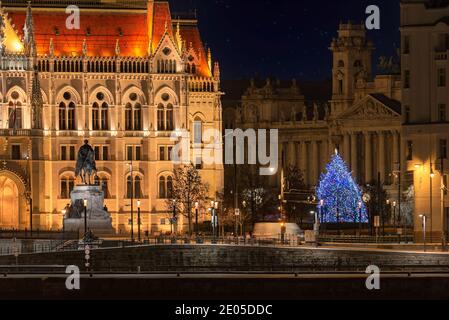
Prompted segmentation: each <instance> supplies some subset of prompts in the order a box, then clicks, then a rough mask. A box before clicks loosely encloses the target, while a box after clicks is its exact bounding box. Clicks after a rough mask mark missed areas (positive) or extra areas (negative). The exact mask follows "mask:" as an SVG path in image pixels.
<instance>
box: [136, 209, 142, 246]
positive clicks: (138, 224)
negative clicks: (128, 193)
mask: <svg viewBox="0 0 449 320" xmlns="http://www.w3.org/2000/svg"><path fill="white" fill-rule="evenodd" d="M140 225H141V222H140V200H137V241H139V243H140V241H141V238H140Z"/></svg>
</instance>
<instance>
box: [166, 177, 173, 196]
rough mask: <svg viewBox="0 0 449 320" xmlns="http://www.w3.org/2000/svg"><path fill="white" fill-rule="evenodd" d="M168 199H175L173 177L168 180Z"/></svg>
mask: <svg viewBox="0 0 449 320" xmlns="http://www.w3.org/2000/svg"><path fill="white" fill-rule="evenodd" d="M167 198H168V199H171V198H173V178H172V177H168V178H167Z"/></svg>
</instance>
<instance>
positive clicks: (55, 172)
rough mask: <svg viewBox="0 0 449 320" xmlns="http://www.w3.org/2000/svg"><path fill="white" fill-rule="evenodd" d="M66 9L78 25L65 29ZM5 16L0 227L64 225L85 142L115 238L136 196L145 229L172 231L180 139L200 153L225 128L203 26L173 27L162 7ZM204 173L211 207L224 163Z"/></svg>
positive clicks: (20, 7)
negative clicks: (207, 135) (170, 206)
mask: <svg viewBox="0 0 449 320" xmlns="http://www.w3.org/2000/svg"><path fill="white" fill-rule="evenodd" d="M70 5H76V6H78V7H79V8H80V25H79V28H76V27H75V28H68V26H67V20H70V19H68V18H69V17H70V14H68V13H66V8H67V7H68V6H70ZM0 10H1V12H0V41H1V44H2V46H1V49H0V69H1V70H0V73H1V81H0V101H1V109H0V229H21V230H25V229H28V230H29V228H30V227H31V226H32V227H33V229H40V230H61V229H62V228H63V212H64V208H66V206H67V205H68V204H70V193H71V191H72V189H73V188H74V186H75V185H76V184H77V183H79V182H80V181H76V180H75V161H76V156H77V155H76V153H77V151H78V149H79V148H80V147H81V146H82V145H83V143H84V142H83V141H84V140H88V141H89V144H90V145H92V147H93V148H94V150H95V154H96V155H95V156H96V163H97V169H98V178H97V179H98V180H100V181H97V182H99V183H101V185H102V186H103V190H104V193H105V198H106V199H105V205H106V207H107V209H108V212H109V213H110V214H111V217H112V221H113V227H114V229H115V230H116V232H117V233H118V234H123V233H126V232H129V229H130V223H129V219H130V213H131V210H132V209H131V208H132V205H131V201H134V202H135V201H137V200H140V202H139V203H140V206H141V208H140V209H141V216H142V218H141V223H142V227H141V229H142V232H145V231H148V232H149V233H155V232H169V231H170V228H171V225H170V217H171V216H170V213H169V212H167V211H168V210H167V199H168V198H169V196H170V189H171V187H172V181H173V172H174V165H173V162H172V161H171V159H170V158H171V150H172V148H173V146H174V145H175V144H176V143H177V141H173V139H172V138H171V135H172V132H177V131H179V132H186V131H187V132H189V133H190V136H191V137H195V141H194V142H195V143H196V144H197V145H198V144H200V145H202V143H203V141H202V140H203V139H202V135H203V132H205V131H206V130H210V129H214V130H217V131H218V132H221V130H222V128H221V126H222V119H221V115H222V107H221V95H222V93H221V92H220V70H219V65H218V63H216V62H212V55H211V51H210V50H208V49H207V48H205V46H204V44H203V43H202V40H201V36H200V32H199V29H198V25H197V20H196V18H195V17H186V18H183V19H180V18H177V19H174V18H172V13H171V11H170V6H169V3H168V1H157V0H154V1H153V0H149V1H146V0H145V1H142V0H140V1H123V0H122V1H119V0H117V1H111V0H95V1H70V2H69V1H45V0H37V1H33V2H32V4H29V3H27V2H26V1H3V2H2V7H1V9H0ZM217 143H220V141H218V142H217ZM204 148H206V147H204ZM211 152H213V150H212V151H211ZM196 165H197V167H198V168H199V169H200V173H201V176H202V179H203V181H204V182H205V183H207V184H208V186H209V197H210V198H211V199H215V197H216V195H217V193H218V192H222V189H223V185H224V182H223V179H224V178H223V166H222V165H221V164H217V165H207V164H204V165H202V164H201V163H200V164H198V163H196ZM132 199H133V200H132ZM133 205H134V211H136V203H133ZM135 216H136V215H134V217H135ZM30 219H32V220H30ZM134 223H136V222H134Z"/></svg>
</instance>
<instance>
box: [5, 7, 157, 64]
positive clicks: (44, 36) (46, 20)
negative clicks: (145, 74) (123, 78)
mask: <svg viewBox="0 0 449 320" xmlns="http://www.w3.org/2000/svg"><path fill="white" fill-rule="evenodd" d="M8 16H9V17H10V18H11V20H12V22H13V23H14V25H15V27H16V30H17V31H18V32H19V35H20V36H23V25H24V22H25V12H8ZM67 17H68V15H66V14H65V12H60V11H53V12H45V11H44V12H42V11H37V12H36V11H34V12H33V20H34V28H35V39H36V45H37V51H38V54H41V55H45V54H48V53H49V46H50V39H51V38H53V44H54V48H55V55H57V56H74V55H82V48H83V41H84V39H86V41H87V48H88V55H89V56H103V57H108V56H113V55H115V46H116V41H117V39H119V43H120V51H121V55H122V56H137V57H143V56H146V55H147V48H148V41H149V40H148V33H147V29H146V25H147V16H146V14H145V13H124V12H119V13H118V12H101V13H100V12H92V11H90V12H89V11H83V10H81V22H80V29H79V30H76V29H75V30H69V29H67V28H66V19H67Z"/></svg>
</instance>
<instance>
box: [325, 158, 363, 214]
mask: <svg viewBox="0 0 449 320" xmlns="http://www.w3.org/2000/svg"><path fill="white" fill-rule="evenodd" d="M317 197H318V202H319V203H320V204H319V206H320V205H321V204H323V207H322V208H319V209H321V210H320V211H321V219H320V220H321V221H322V222H324V223H338V222H340V223H359V222H362V223H367V222H368V215H367V210H366V207H365V204H364V203H363V201H362V191H361V190H360V187H359V186H358V185H357V183H356V182H355V181H354V179H353V178H352V175H351V172H349V170H348V167H347V165H346V163H345V162H344V160H343V159H342V158H341V156H340V155H339V154H338V153H336V154H335V155H334V156H333V157H332V160H331V162H330V163H329V164H328V165H327V167H326V173H323V174H322V175H321V179H320V183H319V186H318V188H317Z"/></svg>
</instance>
